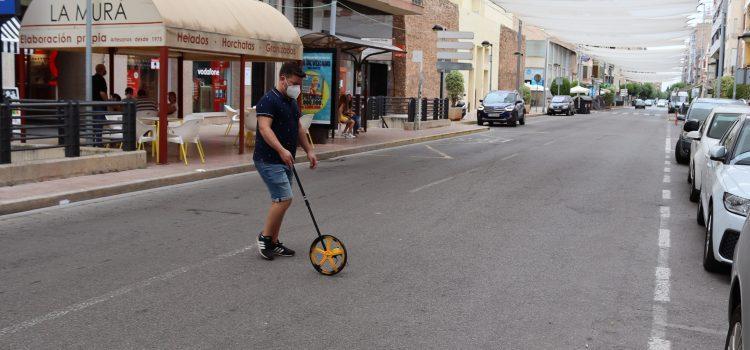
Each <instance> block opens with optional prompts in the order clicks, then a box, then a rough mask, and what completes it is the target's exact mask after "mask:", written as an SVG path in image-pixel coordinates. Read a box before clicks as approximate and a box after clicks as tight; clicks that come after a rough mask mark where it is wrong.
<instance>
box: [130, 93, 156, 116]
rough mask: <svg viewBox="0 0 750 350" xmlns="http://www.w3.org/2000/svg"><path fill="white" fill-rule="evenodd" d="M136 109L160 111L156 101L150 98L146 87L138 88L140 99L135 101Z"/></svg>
mask: <svg viewBox="0 0 750 350" xmlns="http://www.w3.org/2000/svg"><path fill="white" fill-rule="evenodd" d="M135 110H136V111H138V112H140V111H158V110H159V109H158V108H157V107H156V102H154V101H153V100H151V99H149V98H148V92H146V90H144V89H139V90H138V100H137V101H135Z"/></svg>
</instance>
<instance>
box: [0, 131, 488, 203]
mask: <svg viewBox="0 0 750 350" xmlns="http://www.w3.org/2000/svg"><path fill="white" fill-rule="evenodd" d="M487 130H489V127H483V128H477V129H474V130H464V131H458V132H448V133H442V134H436V135H430V136H423V137H419V138H414V139H403V140H396V141H390V142H383V143H377V144H372V145H367V146H360V147H353V148H349V149H343V150H338V151H330V152H324V153H320V154H318V160H320V161H323V160H327V159H331V158H336V157H342V156H348V155H352V154H357V153H364V152H370V151H376V150H380V149H386V148H392V147H399V146H405V145H410V144H416V143H422V142H428V141H434V140H440V139H445V138H451V137H458V136H463V135H469V134H475V133H480V132H485V131H487ZM306 160H307V158H306V157H305V156H298V157H297V159H296V161H299V162H303V161H306ZM251 171H255V166H254V165H253V164H241V165H232V166H228V167H223V168H217V169H211V170H206V171H205V172H192V173H185V174H176V175H170V176H165V177H162V178H158V179H147V180H137V181H131V182H125V183H121V184H117V185H109V186H101V187H96V188H92V189H87V190H82V191H71V192H63V193H58V194H54V195H50V196H36V197H28V198H24V199H21V200H17V201H12V202H6V203H1V204H0V215H8V214H15V213H21V212H25V211H29V210H34V209H42V208H48V207H54V206H57V205H60V203H61V202H66V203H74V202H81V201H85V200H91V199H97V198H102V197H109V196H115V195H119V194H125V193H130V192H137V191H144V190H150V189H154V188H159V187H165V186H172V185H179V184H185V183H190V182H195V181H201V180H208V179H213V178H219V177H223V176H229V175H236V174H241V173H247V172H251Z"/></svg>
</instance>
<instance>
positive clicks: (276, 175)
mask: <svg viewBox="0 0 750 350" xmlns="http://www.w3.org/2000/svg"><path fill="white" fill-rule="evenodd" d="M304 78H305V72H304V71H303V70H302V69H301V68H300V66H299V65H298V64H297V63H294V62H287V63H284V64H283V65H282V66H281V71H280V72H279V81H278V82H277V83H276V87H275V88H274V89H271V91H269V92H267V93H266V94H265V95H264V96H263V98H261V99H260V101H259V102H258V105H257V107H256V110H257V114H258V133H257V134H256V136H255V152H254V154H253V161H254V162H255V168H256V169H257V170H258V174H260V177H261V178H262V179H263V182H265V184H266V186H267V187H268V191H269V192H270V195H271V208H270V209H269V210H268V217H267V218H266V224H265V226H264V227H263V232H261V233H260V235H258V249H259V250H260V255H261V256H262V257H263V258H265V259H267V260H273V258H274V256H276V255H278V256H294V250H291V249H289V248H287V247H285V246H284V245H283V244H282V243H281V242H279V231H280V230H281V223H282V221H283V220H284V214H286V211H287V209H289V206H290V205H291V204H292V197H293V194H292V176H293V173H292V166H293V165H294V157H295V154H296V151H297V146H298V145H302V148H303V149H304V150H305V152H307V159H309V160H310V168H312V169H315V168H316V167H317V165H318V158H317V157H316V156H315V153H313V150H312V146H311V145H310V143H309V142H308V140H307V137H306V133H305V130H304V129H303V128H302V127H301V125H300V120H299V119H300V111H299V107H298V106H297V97H299V95H300V93H301V90H302V89H301V87H302V79H304Z"/></svg>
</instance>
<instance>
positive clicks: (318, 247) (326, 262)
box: [310, 235, 346, 276]
mask: <svg viewBox="0 0 750 350" xmlns="http://www.w3.org/2000/svg"><path fill="white" fill-rule="evenodd" d="M310 263H312V265H313V267H314V268H315V270H317V271H318V272H320V273H321V274H324V275H326V276H333V275H335V274H337V273H339V272H341V270H343V269H344V267H345V266H346V247H344V243H341V241H339V239H338V238H336V237H333V236H331V235H323V236H320V237H318V238H315V240H314V241H313V242H312V245H310Z"/></svg>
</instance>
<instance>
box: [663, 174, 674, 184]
mask: <svg viewBox="0 0 750 350" xmlns="http://www.w3.org/2000/svg"><path fill="white" fill-rule="evenodd" d="M663 182H664V183H665V184H668V183H670V182H672V177H671V176H669V175H664V180H663Z"/></svg>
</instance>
